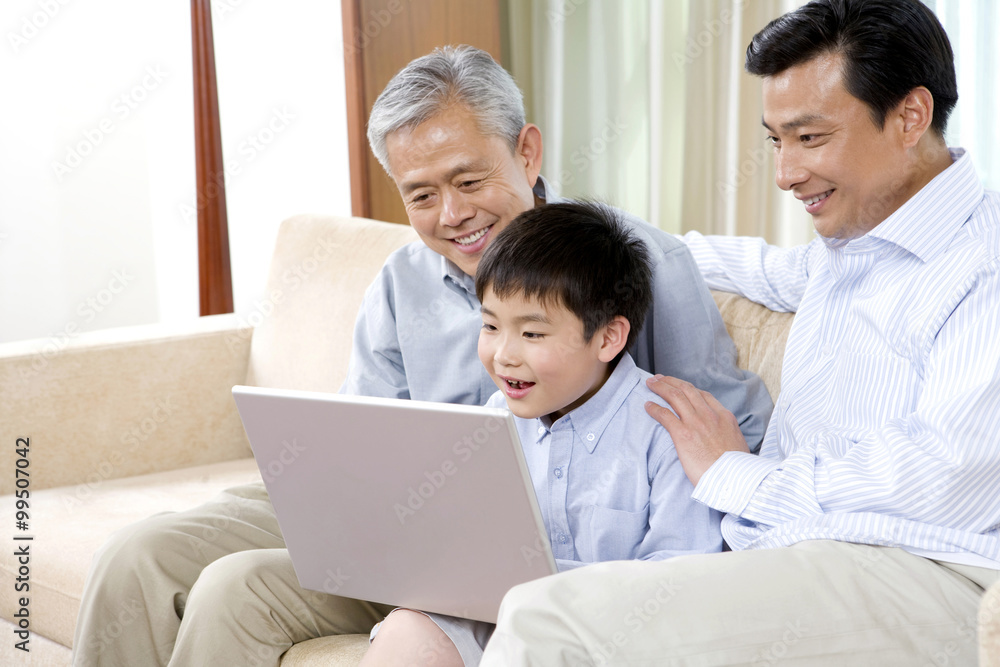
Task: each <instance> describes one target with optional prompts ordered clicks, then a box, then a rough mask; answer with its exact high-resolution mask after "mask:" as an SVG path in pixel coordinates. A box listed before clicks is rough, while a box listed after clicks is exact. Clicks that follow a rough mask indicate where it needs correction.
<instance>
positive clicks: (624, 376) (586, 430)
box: [541, 352, 639, 454]
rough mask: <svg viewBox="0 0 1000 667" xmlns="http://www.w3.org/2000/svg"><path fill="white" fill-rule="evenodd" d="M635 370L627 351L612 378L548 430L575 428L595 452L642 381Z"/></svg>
mask: <svg viewBox="0 0 1000 667" xmlns="http://www.w3.org/2000/svg"><path fill="white" fill-rule="evenodd" d="M635 370H636V365H635V362H634V361H633V360H632V357H631V356H629V354H628V353H627V352H626V353H625V354H624V355H623V356H622V358H621V359H620V360H619V361H618V365H617V366H615V370H614V371H612V372H611V377H609V378H608V379H607V381H606V382H605V383H604V385H603V386H602V387H601V388H600V389H598V390H597V393H596V394H594V395H593V396H591V397H590V398H589V399H588V400H587V402H586V403H584V404H583V405H581V406H580V407H578V408H575V409H574V410H571V411H570V412H568V413H567V414H565V415H563V416H562V417H561V418H560V419H558V420H556V422H555V423H553V424H552V425H550V426H548V430H550V431H552V430H559V429H561V428H572V429H573V432H574V433H575V434H576V437H577V438H578V439H579V440H580V443H581V444H583V446H584V447H586V448H587V451H588V452H590V453H591V454H593V453H594V448H595V447H597V443H598V442H600V440H601V436H602V435H603V434H604V430H605V429H606V428H607V427H608V424H609V423H610V422H611V420H612V419H613V418H614V416H615V414H616V413H617V412H618V408H620V407H621V406H622V404H623V403H624V402H625V399H627V398H628V396H629V394H631V393H632V390H633V389H635V385H636V384H637V383H638V382H639V376H638V375H637V374H636V373H635V372H634V371H635ZM547 421H548V420H542V421H541V423H542V424H543V425H546V422H547Z"/></svg>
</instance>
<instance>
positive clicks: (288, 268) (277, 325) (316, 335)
mask: <svg viewBox="0 0 1000 667" xmlns="http://www.w3.org/2000/svg"><path fill="white" fill-rule="evenodd" d="M416 240H417V234H416V232H414V231H413V229H412V228H410V227H409V226H408V225H396V224H391V223H387V222H376V221H374V220H365V219H363V218H340V217H335V216H322V215H300V216H296V217H294V218H289V219H288V220H285V221H284V222H283V223H282V224H281V228H280V229H279V230H278V238H277V241H276V242H275V248H274V256H273V257H272V259H271V268H270V272H269V274H268V280H267V288H266V291H265V294H264V296H263V299H262V301H261V302H260V303H259V304H257V306H256V307H255V309H254V311H253V312H252V313H251V314H250V316H249V317H248V321H249V322H250V324H252V325H254V327H255V328H254V330H253V338H252V339H251V343H250V364H249V369H248V371H247V384H251V385H256V386H261V387H279V388H284V389H305V390H311V391H331V392H333V391H337V390H338V389H339V388H340V385H341V384H342V383H343V381H344V377H346V375H347V362H348V359H349V357H350V352H351V338H352V334H353V332H354V320H355V319H356V317H357V314H358V308H359V307H360V306H361V301H362V299H363V297H364V293H365V288H366V287H368V285H369V283H371V282H372V280H374V279H375V276H376V274H377V273H378V271H379V269H380V268H382V264H383V263H384V262H385V258H386V257H387V256H388V255H389V254H390V253H391V252H392V251H393V250H395V249H396V248H399V247H400V246H403V245H405V244H406V243H409V242H411V241H416Z"/></svg>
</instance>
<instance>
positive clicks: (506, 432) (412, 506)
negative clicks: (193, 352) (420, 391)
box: [233, 386, 556, 623]
mask: <svg viewBox="0 0 1000 667" xmlns="http://www.w3.org/2000/svg"><path fill="white" fill-rule="evenodd" d="M233 397H234V398H235V399H236V406H237V408H238V409H239V413H240V418H241V419H242V420H243V427H244V428H245V429H246V432H247V436H248V437H249V439H250V446H251V448H252V449H253V453H254V457H255V458H256V459H257V466H258V467H259V468H260V472H261V475H262V477H263V478H264V484H265V485H266V487H267V491H268V493H269V494H270V497H271V502H272V503H273V504H274V509H275V512H276V513H277V517H278V524H279V526H280V527H281V532H282V534H283V535H284V538H285V544H286V545H287V547H288V553H289V555H290V556H291V559H292V564H293V566H294V567H295V573H296V575H297V576H298V578H299V583H300V584H301V585H302V587H303V588H308V589H311V590H317V591H323V592H326V593H332V594H336V595H342V596H345V597H350V598H358V599H362V600H368V601H372V602H381V603H385V604H391V605H398V606H402V607H411V608H413V609H420V610H423V611H430V612H438V613H442V614H449V615H452V616H461V617H464V618H472V619H476V620H481V621H489V622H493V623H495V622H496V619H497V610H498V609H499V607H500V600H501V598H503V596H504V593H506V592H507V590H508V589H510V588H511V587H512V586H514V585H516V584H519V583H523V582H525V581H529V580H531V579H536V578H538V577H542V576H545V575H548V574H553V573H555V572H556V565H555V560H554V559H553V557H552V551H551V548H550V546H549V542H548V538H547V537H546V531H545V526H544V524H543V522H542V518H541V514H540V513H539V510H538V504H537V501H536V499H535V493H534V488H533V487H532V483H531V478H530V476H529V474H528V469H527V466H526V465H525V461H524V454H523V452H522V451H521V444H520V442H519V440H518V437H517V431H516V429H515V427H514V420H513V417H512V416H511V414H510V413H509V412H508V411H507V410H499V409H488V408H482V407H474V406H467V405H450V404H445V403H429V402H424V401H409V400H396V399H383V398H368V397H358V396H342V395H339V394H327V393H318V392H306V391H291V390H282V389H262V388H256V387H243V386H236V387H233Z"/></svg>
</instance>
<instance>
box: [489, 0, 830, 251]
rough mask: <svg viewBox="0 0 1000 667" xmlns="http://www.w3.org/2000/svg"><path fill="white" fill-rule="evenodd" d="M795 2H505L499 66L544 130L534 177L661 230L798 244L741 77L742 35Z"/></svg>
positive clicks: (756, 107) (749, 88) (755, 102)
mask: <svg viewBox="0 0 1000 667" xmlns="http://www.w3.org/2000/svg"><path fill="white" fill-rule="evenodd" d="M799 4H801V2H798V1H794V0H697V1H688V0H684V1H680V0H678V1H670V2H667V1H665V0H634V1H630V2H625V3H623V2H618V1H613V0H534V1H533V0H509V3H508V11H509V24H508V26H509V46H508V49H507V52H508V66H509V67H510V69H511V72H512V73H513V75H514V77H515V78H516V79H517V81H518V83H519V84H520V85H521V88H522V90H523V91H524V93H525V105H526V110H527V113H528V119H529V120H530V121H532V122H535V123H537V124H538V125H539V127H540V128H541V129H542V136H543V137H544V145H545V154H544V160H543V173H544V174H545V175H546V177H547V178H548V179H549V180H550V182H551V183H552V184H553V185H554V186H556V189H557V190H558V191H559V192H560V193H561V194H563V195H566V196H572V197H591V198H599V199H603V200H605V201H609V202H611V203H614V204H616V205H619V206H622V207H623V208H625V209H627V210H629V211H631V212H633V213H635V214H636V215H639V216H641V217H643V218H645V219H646V220H649V221H650V222H651V223H653V224H655V225H657V226H659V227H662V228H663V229H666V230H668V231H672V232H683V231H687V230H689V229H699V230H702V231H705V232H707V233H720V234H722V233H741V234H755V235H764V236H767V237H768V238H770V239H772V240H776V241H782V240H784V241H785V242H787V243H795V242H799V241H801V240H803V239H807V238H808V234H809V233H811V232H810V230H811V225H810V224H809V222H808V219H807V218H805V217H804V216H805V214H804V213H800V211H798V210H796V209H793V208H791V207H790V206H787V205H786V202H784V201H783V199H782V198H781V197H779V195H780V194H781V193H780V192H779V191H778V190H777V189H776V188H775V187H774V185H773V180H772V174H773V167H772V165H771V161H770V156H769V155H768V154H767V151H766V149H765V146H764V133H763V131H762V130H761V129H760V83H759V82H758V81H755V80H754V79H753V78H752V77H750V76H749V75H746V74H745V73H744V72H743V50H744V49H745V47H746V44H747V43H748V42H749V40H750V37H751V36H752V35H753V34H754V33H755V32H756V31H757V30H759V29H760V28H761V27H763V25H764V24H765V23H766V22H767V21H769V20H770V19H772V18H774V17H776V16H778V15H780V14H781V13H783V12H784V11H787V10H788V9H790V8H793V7H795V6H798V5H799ZM748 160H749V162H748ZM787 199H790V197H789V198H787ZM788 203H791V204H797V202H794V201H791V202H788ZM799 208H801V207H799ZM799 213H800V215H798V216H796V214H799ZM796 218H797V219H796ZM788 220H795V222H794V223H793V224H789V223H788V222H787V221H788ZM797 228H801V229H797ZM786 229H792V230H793V232H794V231H799V232H801V233H799V234H797V235H796V234H795V233H784V234H783V235H782V230H786ZM803 230H804V231H803ZM786 237H787V238H786Z"/></svg>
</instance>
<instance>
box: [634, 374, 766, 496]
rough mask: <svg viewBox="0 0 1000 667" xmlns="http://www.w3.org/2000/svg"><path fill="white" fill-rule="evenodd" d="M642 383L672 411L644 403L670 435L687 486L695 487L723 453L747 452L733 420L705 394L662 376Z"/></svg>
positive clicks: (676, 380)
mask: <svg viewBox="0 0 1000 667" xmlns="http://www.w3.org/2000/svg"><path fill="white" fill-rule="evenodd" d="M646 384H647V385H648V386H649V388H650V389H651V390H652V391H653V392H655V393H656V395H658V396H659V397H661V398H662V399H663V400H665V401H666V402H667V405H669V406H670V408H673V411H671V410H670V409H669V408H666V407H664V406H662V405H658V404H656V403H654V402H652V401H650V402H648V403H646V412H648V413H649V415H650V416H651V417H652V418H653V419H655V420H656V421H658V422H660V424H662V425H663V427H664V428H665V429H667V431H668V432H669V433H670V438H671V439H672V440H673V441H674V447H675V448H676V449H677V458H678V459H680V462H681V465H682V466H684V472H685V473H687V476H688V479H689V480H691V484H693V485H695V486H697V485H698V481H699V480H700V479H701V476H702V475H704V474H705V472H706V471H707V470H708V469H709V468H710V467H711V466H712V464H713V463H715V462H716V461H718V460H719V459H720V458H721V457H722V455H723V454H725V453H726V452H746V453H748V454H749V453H750V449H749V447H747V443H746V440H745V439H744V438H743V433H742V432H740V425H739V422H737V421H736V417H735V416H734V415H733V413H732V412H730V411H729V410H727V409H726V408H725V407H724V406H723V405H722V404H721V403H719V401H717V400H716V398H715V397H714V396H712V395H711V394H710V393H708V392H707V391H702V390H700V389H698V388H697V387H695V386H694V385H693V384H691V383H690V382H685V381H684V380H678V379H677V378H673V377H666V376H663V375H656V376H653V377H651V378H649V379H648V380H647V381H646Z"/></svg>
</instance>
